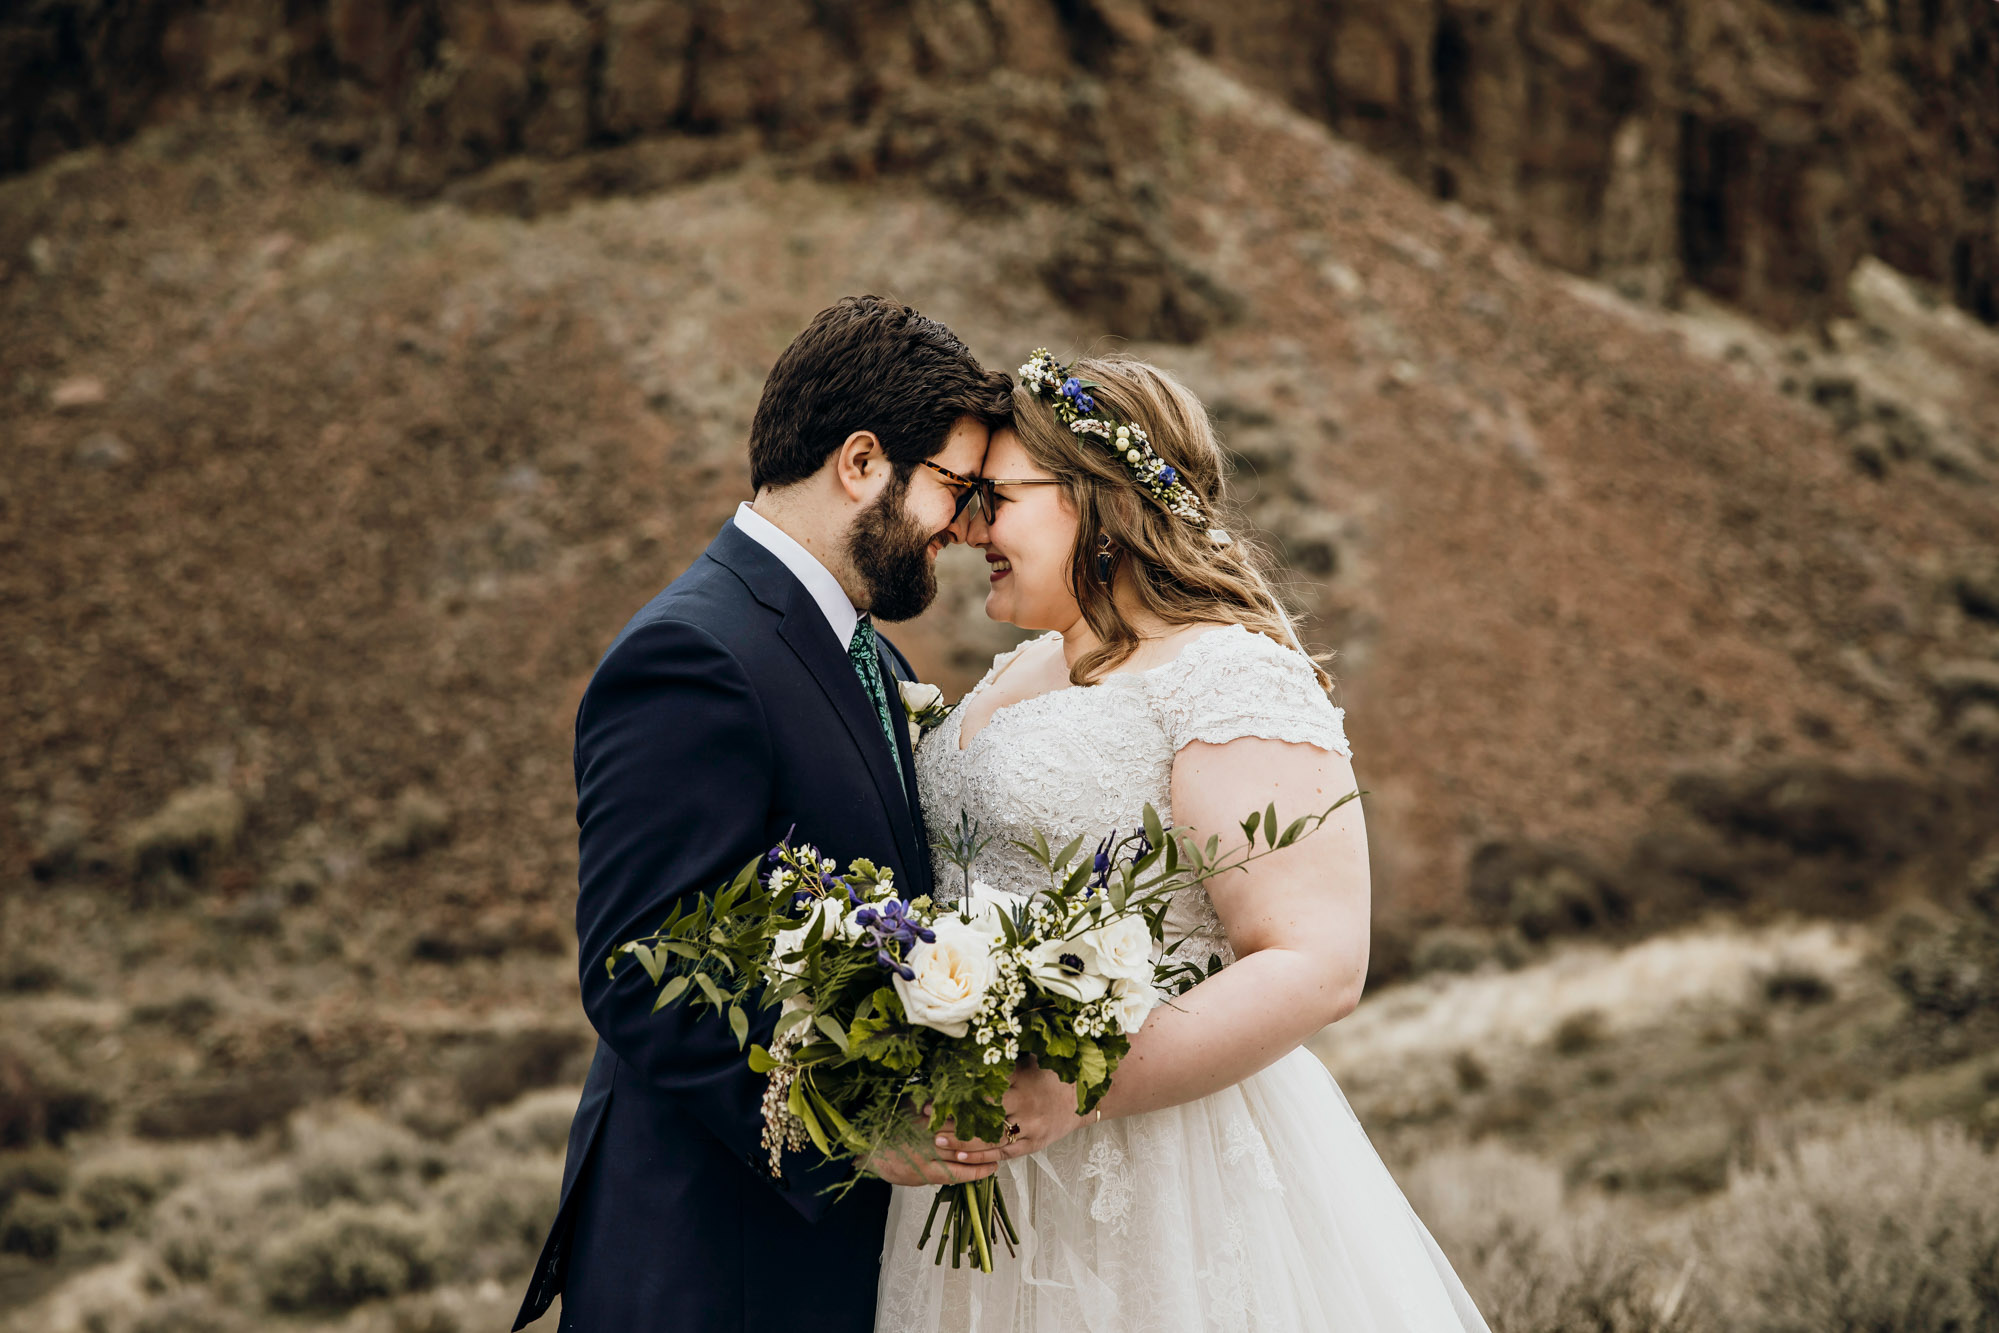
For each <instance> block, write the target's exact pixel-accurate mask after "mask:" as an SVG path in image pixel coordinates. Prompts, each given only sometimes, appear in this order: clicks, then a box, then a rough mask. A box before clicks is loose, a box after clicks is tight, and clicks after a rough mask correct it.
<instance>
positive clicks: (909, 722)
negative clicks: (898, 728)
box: [895, 680, 944, 750]
mask: <svg viewBox="0 0 1999 1333" xmlns="http://www.w3.org/2000/svg"><path fill="white" fill-rule="evenodd" d="M895 687H896V689H897V690H898V691H900V692H901V694H902V725H903V727H904V729H905V730H907V731H908V732H909V748H910V749H911V750H915V749H916V743H917V742H918V741H920V740H922V739H923V726H922V724H921V723H919V722H918V721H917V720H916V718H917V715H918V714H920V713H922V712H923V710H924V709H926V708H935V707H936V706H937V705H939V704H941V703H943V702H944V691H942V690H940V689H938V688H937V687H936V686H935V685H926V684H924V683H923V682H921V681H914V680H898V681H897V682H896V683H895Z"/></svg>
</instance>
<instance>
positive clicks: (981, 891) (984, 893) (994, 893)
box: [958, 879, 1027, 943]
mask: <svg viewBox="0 0 1999 1333" xmlns="http://www.w3.org/2000/svg"><path fill="white" fill-rule="evenodd" d="M1026 905H1027V898H1026V896H1025V895H1023V894H1018V893H1009V892H1008V891H1007V890H1005V889H996V888H994V887H993V886H992V885H990V884H988V883H986V882H985V881H984V880H982V879H975V880H973V881H972V885H971V889H970V891H969V892H968V893H967V894H966V895H965V900H964V901H963V902H961V903H959V904H958V911H959V912H960V913H961V914H962V915H964V916H966V917H969V918H970V919H971V921H972V924H973V925H975V926H977V927H978V928H979V929H981V930H983V931H986V932H987V933H988V934H990V935H991V936H992V939H993V942H994V943H998V942H999V941H1000V940H1003V939H1005V938H1006V928H1005V927H1004V926H1002V925H1000V917H1002V916H1008V917H1011V916H1012V915H1014V913H1015V912H1016V911H1018V910H1019V909H1020V908H1022V907H1025V906H1026Z"/></svg>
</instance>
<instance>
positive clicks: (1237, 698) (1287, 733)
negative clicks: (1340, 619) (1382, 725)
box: [1148, 625, 1353, 758]
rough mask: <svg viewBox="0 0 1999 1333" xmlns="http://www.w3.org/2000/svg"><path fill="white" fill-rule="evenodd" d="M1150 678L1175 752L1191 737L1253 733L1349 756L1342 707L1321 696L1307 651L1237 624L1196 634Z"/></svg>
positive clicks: (1218, 741) (1223, 738)
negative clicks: (1196, 636)
mask: <svg viewBox="0 0 1999 1333" xmlns="http://www.w3.org/2000/svg"><path fill="white" fill-rule="evenodd" d="M1148 684H1149V685H1150V691H1149V692H1150V695H1151V704H1152V708H1153V711H1154V713H1155V715H1156V716H1157V717H1158V718H1159V720H1160V722H1161V724H1162V725H1163V726H1164V727H1165V729H1166V734H1167V736H1168V737H1169V738H1170V739H1171V741H1172V744H1173V749H1174V751H1175V753H1178V752H1179V750H1180V749H1181V748H1182V747H1184V746H1188V745H1191V744H1193V743H1194V742H1195V741H1206V742H1207V743H1209V744H1210V745H1224V744H1226V743H1228V742H1229V741H1232V740H1235V739H1237V738H1239V737H1242V736H1256V737H1260V738H1262V739H1264V740H1274V741H1295V742H1299V743H1302V744H1305V745H1316V746H1318V747H1319V748H1320V749H1322V750H1329V751H1331V752H1332V753H1334V754H1337V755H1344V756H1346V757H1348V758H1351V757H1352V756H1353V750H1352V749H1351V748H1350V747H1349V746H1348V745H1347V737H1346V727H1345V719H1346V712H1345V710H1344V709H1340V708H1335V707H1334V706H1333V702H1332V700H1330V699H1328V698H1327V697H1326V692H1325V690H1324V689H1323V688H1322V687H1321V686H1320V684H1319V677H1318V673H1316V672H1315V671H1313V669H1312V664H1311V662H1310V661H1309V660H1308V659H1307V658H1306V657H1305V655H1304V654H1303V653H1300V652H1298V651H1297V650H1296V649H1292V648H1287V647H1284V646H1283V645H1281V644H1279V643H1277V642H1275V641H1274V640H1272V639H1271V638H1269V637H1268V636H1266V635H1263V634H1257V633H1254V632H1252V631H1250V630H1247V629H1244V628H1243V627H1242V626H1240V625H1231V626H1229V627H1228V628H1226V629H1218V630H1210V631H1208V632H1207V633H1206V634H1203V635H1201V636H1200V637H1199V638H1198V639H1196V640H1194V642H1192V643H1190V644H1188V645H1187V646H1186V647H1185V648H1184V649H1182V650H1181V652H1180V656H1179V658H1178V659H1176V660H1175V661H1173V662H1171V663H1168V664H1167V665H1166V666H1164V667H1162V668H1160V669H1159V670H1158V671H1156V672H1153V673H1151V676H1150V679H1149V681H1148Z"/></svg>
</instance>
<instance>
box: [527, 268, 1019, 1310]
mask: <svg viewBox="0 0 1999 1333" xmlns="http://www.w3.org/2000/svg"><path fill="white" fill-rule="evenodd" d="M1010 401H1011V400H1010V382H1009V381H1008V379H1007V377H1006V376H1004V375H1001V374H994V373H989V372H987V371H984V370H982V369H981V368H980V367H979V364H978V363H977V362H976V361H974V360H973V359H972V356H971V354H970V353H969V352H968V351H966V349H965V346H964V344H963V343H961V342H960V341H959V340H958V338H957V337H956V336H955V335H954V334H953V333H952V332H951V331H950V330H949V329H947V328H945V327H944V326H943V325H942V324H939V323H937V322H936V321H934V320H930V319H926V318H924V317H923V316H922V315H919V314H917V313H916V312H915V311H913V310H911V309H909V308H908V307H906V306H902V305H897V304H894V303H892V302H889V301H885V300H881V299H880V298H877V297H872V296H870V297H860V298H851V297H850V298H848V299H846V300H844V301H842V302H840V303H839V304H838V305H836V306H833V307H831V308H830V309H827V310H823V311H821V312H820V313H819V315H818V316H817V317H816V318H815V319H814V320H813V321H812V323H811V325H810V326H808V327H807V328H806V330H805V331H804V332H803V333H801V334H799V335H798V337H797V338H796V339H794V340H793V341H792V344H791V346H790V347H788V348H786V349H785V352H784V355H783V356H781V357H779V358H778V362H777V365H776V366H775V367H774V368H773V369H772V370H771V372H770V378H769V379H768V380H766V381H765V382H764V389H763V398H762V401H761V402H759V403H758V405H757V412H756V418H755V420H754V422H753V423H752V424H751V427H750V477H751V482H752V484H753V486H754V487H755V488H756V499H755V501H754V502H753V503H745V504H743V505H742V506H741V507H740V508H739V509H737V511H736V514H735V517H734V518H733V519H732V520H731V521H730V522H729V523H728V524H726V525H725V526H724V527H723V529H722V531H721V533H720V535H718V536H717V537H716V538H715V540H714V541H713V542H712V543H710V545H709V547H708V549H707V551H706V552H705V553H704V554H703V555H702V556H701V557H700V558H699V559H698V560H696V561H695V562H694V564H693V566H692V567H691V568H690V569H688V571H687V572H686V573H685V574H683V575H681V576H680V577H679V578H678V579H676V580H674V582H673V583H672V584H671V585H670V586H669V587H668V588H667V589H666V591H664V592H662V593H660V594H659V596H657V597H655V598H653V600H652V601H651V602H650V603H649V604H647V606H646V607H645V609H644V610H642V611H640V612H639V613H638V615H636V616H634V617H633V618H632V621H631V623H630V624H628V625H626V626H625V628H624V629H623V631H621V632H620V633H619V635H618V637H617V638H616V639H615V640H614V641H613V642H612V644H611V647H610V650H609V651H608V652H606V653H605V654H604V657H603V660H602V661H601V662H599V663H598V665H597V672H596V675H595V676H594V677H593V678H592V679H591V682H590V686H589V689H588V690H586V691H585V692H584V695H583V702H582V705H581V706H580V707H579V709H578V710H577V716H576V791H577V798H576V820H577V825H578V827H579V829H580V830H581V831H580V834H579V839H578V844H579V852H580V865H579V869H578V880H579V892H578V895H577V902H576V932H577V936H578V939H579V941H580V945H581V951H582V956H581V962H580V965H581V969H582V983H583V985H582V989H583V1008H584V1010H585V1011H586V1012H587V1013H588V1014H589V1017H590V1022H591V1024H592V1025H593V1026H594V1027H595V1028H596V1029H597V1033H598V1037H599V1040H598V1043H597V1056H596V1059H595V1061H594V1062H593V1063H592V1064H591V1066H590V1075H589V1078H588V1080H587V1081H586V1082H585V1083H584V1086H583V1100H582V1103H581V1105H579V1106H578V1107H577V1110H576V1119H575V1122H574V1123H573V1124H572V1125H571V1127H570V1131H569V1158H568V1162H567V1164H566V1165H565V1166H564V1168H563V1176H562V1201H561V1204H560V1206H559V1208H558V1211H557V1214H556V1220H555V1226H554V1228H553V1229H552V1230H551V1232H550V1234H549V1237H548V1240H547V1242H546V1244H545V1245H544V1246H543V1249H542V1253H541V1258H540V1259H539V1260H538V1261H537V1263H536V1266H535V1272H534V1277H533V1280H532V1283H531V1285H530V1287H529V1290H528V1294H527V1299H526V1300H525V1301H524V1302H523V1304H522V1306H521V1311H520V1317H519V1319H518V1320H517V1321H516V1322H515V1324H514V1327H515V1328H516V1329H520V1328H522V1327H524V1326H525V1325H527V1324H528V1323H530V1322H532V1321H533V1320H535V1319H537V1318H539V1317H540V1316H541V1315H542V1314H543V1312H545V1311H546V1310H547V1309H548V1307H549V1305H550V1303H551V1302H552V1301H553V1300H554V1298H555V1296H556V1294H557V1293H558V1292H559V1293H561V1295H562V1318H561V1323H560V1330H562V1331H564V1333H566V1331H567V1330H572V1329H573V1330H578V1331H579V1333H599V1331H600V1330H601V1331H602V1333H612V1330H616V1331H617V1333H649V1331H654V1330H656V1331H657V1333H780V1330H787V1331H788V1330H792V1329H797V1328H805V1327H810V1328H812V1329H813V1330H815V1333H847V1331H848V1330H852V1333H863V1331H864V1330H867V1329H870V1328H871V1327H872V1326H873V1322H874V1307H875V1282H876V1276H877V1270H878V1267H879V1264H880V1259H881V1248H882V1240H883V1236H882V1232H883V1225H884V1218H885V1212H886V1209H887V1205H888V1189H887V1187H886V1186H885V1185H883V1184H881V1183H879V1182H878V1181H875V1180H864V1181H862V1182H861V1183H860V1184H858V1185H856V1186H855V1187H854V1188H853V1189H852V1190H850V1191H849V1192H848V1193H846V1194H845V1195H844V1196H842V1197H841V1198H840V1199H839V1200H838V1201H837V1202H836V1201H834V1200H833V1199H832V1198H831V1197H829V1196H827V1195H825V1194H824V1193H822V1191H823V1190H824V1189H825V1188H826V1187H827V1186H828V1185H831V1184H834V1183H837V1182H838V1181H839V1180H841V1179H843V1178H844V1177H845V1176H846V1174H847V1173H848V1170H849V1168H847V1167H845V1166H841V1165H836V1164H833V1163H829V1162H827V1161H825V1160H824V1159H823V1158H814V1157H809V1156H804V1155H794V1156H793V1157H791V1158H788V1159H787V1160H786V1162H785V1164H784V1175H783V1177H782V1178H781V1179H773V1178H772V1177H771V1175H770V1170H769V1165H768V1161H767V1158H766V1155H765V1152H764V1150H763V1148H762V1147H761V1146H760V1139H761V1135H762V1132H763V1117H762V1112H761V1100H762V1093H763V1082H764V1080H763V1079H762V1078H760V1077H758V1076H757V1075H754V1074H752V1073H751V1072H750V1069H749V1066H748V1065H747V1064H746V1063H745V1059H744V1054H743V1051H742V1050H741V1049H740V1048H739V1047H738V1046H737V1044H736V1040H735V1038H734V1036H733V1035H731V1034H730V1032H729V1031H728V1028H727V1027H726V1026H725V1025H724V1024H723V1023H722V1022H721V1021H720V1016H719V1015H716V1014H714V1013H712V1012H704V1013H702V1014H701V1015H700V1016H698V1017H697V1016H695V1013H694V1010H693V1009H692V1007H691V1006H686V1005H675V1006H673V1007H671V1008H668V1009H664V1010H661V1011H660V1012H659V1013H653V1012H652V1005H653V999H654V990H653V988H652V986H650V985H649V984H648V983H647V981H646V976H645V973H644V972H643V971H642V970H641V969H640V968H638V967H636V966H628V967H623V968H620V969H619V970H618V974H617V976H616V977H615V978H612V977H609V976H607V975H606V970H605V967H604V960H605V958H606V957H608V956H609V955H610V953H611V951H612V949H614V948H615V947H616V946H617V945H619V944H621V943H623V942H624V941H626V940H630V939H636V938H638V937H640V936H643V935H645V934H647V933H649V932H650V931H652V930H653V929H655V928H656V927H657V926H658V925H659V923H660V922H661V921H662V920H663V919H665V917H666V915H667V913H668V911H669V910H671V906H672V903H673V902H674V900H675V899H676V898H679V897H680V896H682V895H683V894H688V893H699V892H703V891H706V890H710V889H713V888H714V887H716V886H717V885H718V884H720V883H721V882H723V881H725V880H727V879H728V878H730V877H731V876H732V875H734V874H735V872H736V871H737V870H738V869H740V868H741V867H742V866H743V864H744V863H745V862H747V861H749V860H750V859H751V858H753V857H755V856H757V855H759V854H760V853H762V852H764V851H765V850H767V849H768V848H769V847H770V846H771V845H772V844H774V843H776V842H778V841H779V840H780V839H782V838H784V837H785V836H786V835H787V834H788V833H789V834H792V835H793V836H794V837H795V838H796V839H797V840H798V841H800V842H809V843H811V844H813V845H814V846H816V847H817V848H818V849H819V850H820V852H821V853H822V854H824V855H826V856H830V857H832V858H833V859H834V860H836V861H838V862H839V863H841V864H843V865H844V864H845V863H846V862H847V861H848V860H850V859H852V858H854V857H857V856H865V857H868V858H869V859H871V860H873V861H875V862H876V863H877V864H879V865H883V866H886V867H889V868H890V869H893V870H894V872H895V879H896V883H897V885H898V886H899V887H900V888H901V890H902V892H903V893H904V894H905V895H906V896H910V897H914V896H916V895H918V894H921V893H926V892H928V891H929V886H930V853H929V847H928V844H927V840H926V839H925V836H924V832H923V822H922V820H921V819H920V818H919V817H918V814H917V811H916V808H915V806H916V775H915V772H914V766H913V763H912V759H911V754H910V747H909V740H908V735H907V732H906V731H905V726H904V721H903V710H902V704H901V700H900V696H899V694H898V691H897V688H896V682H897V680H898V679H909V678H910V674H909V667H908V664H907V663H906V662H904V660H903V658H902V655H901V654H900V653H898V652H896V650H895V649H894V647H893V646H891V645H890V644H889V643H888V642H887V641H886V640H884V639H882V638H880V637H879V636H878V635H877V634H876V633H875V630H874V626H873V623H872V622H873V621H874V620H876V619H880V620H906V619H908V618H909V617H911V616H914V615H916V614H917V613H918V612H920V611H922V610H923V609H924V608H925V607H926V606H928V605H929V604H930V602H931V600H932V599H933V598H934V597H935V596H936V593H937V576H936V569H935V561H936V558H937V553H938V552H939V551H940V550H942V549H943V548H944V547H945V546H948V545H950V544H951V542H953V541H954V540H958V539H959V538H960V537H961V536H962V529H961V528H960V517H959V516H960V514H961V513H962V512H963V510H964V503H963V500H962V498H961V497H962V494H963V491H964V489H965V488H963V487H960V486H957V485H955V484H954V483H953V482H952V481H951V480H949V479H947V477H946V476H945V475H944V473H940V472H939V471H938V470H937V469H938V468H942V469H944V470H945V472H948V473H951V474H956V475H957V476H960V477H962V476H968V475H971V474H974V473H976V472H977V471H978V470H979V467H980V464H981V462H982V460H983V459H984V456H985V450H986V442H987V438H988V436H989V434H990V432H991V430H992V429H993V428H995V427H997V426H999V425H1001V424H1003V423H1004V422H1005V421H1006V420H1007V419H1008V414H1009V411H1010V408H1009V403H1010ZM926 460H928V461H927V462H926ZM771 1028H772V1020H771V1018H769V1017H765V1018H764V1019H762V1020H761V1022H760V1025H759V1026H758V1027H756V1028H755V1029H754V1030H753V1031H752V1034H751V1035H752V1039H753V1040H758V1041H765V1042H767V1041H768V1040H769V1037H770V1032H771ZM875 1170H876V1171H877V1173H878V1174H880V1175H882V1176H883V1177H885V1178H887V1179H889V1180H892V1181H896V1182H897V1183H901V1184H912V1185H913V1184H920V1183H923V1182H924V1181H934V1182H939V1183H941V1182H945V1181H948V1180H953V1179H969V1178H972V1177H973V1175H974V1174H986V1172H983V1171H982V1172H978V1173H971V1172H965V1171H964V1170H963V1168H957V1167H953V1166H949V1165H946V1164H945V1163H942V1162H937V1161H929V1160H925V1161H920V1162H911V1161H910V1160H908V1159H907V1158H904V1159H902V1160H900V1161H897V1162H883V1163H880V1164H878V1165H877V1166H876V1167H875Z"/></svg>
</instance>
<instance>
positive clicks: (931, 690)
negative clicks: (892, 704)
mask: <svg viewBox="0 0 1999 1333" xmlns="http://www.w3.org/2000/svg"><path fill="white" fill-rule="evenodd" d="M895 686H896V688H897V689H898V690H900V691H902V707H903V710H904V711H905V712H910V713H921V712H922V711H923V710H924V709H926V708H935V707H936V706H937V705H938V704H941V703H943V702H944V691H942V690H940V689H938V688H937V687H936V686H935V685H928V684H925V683H924V682H922V681H918V680H898V681H897V682H896V683H895Z"/></svg>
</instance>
